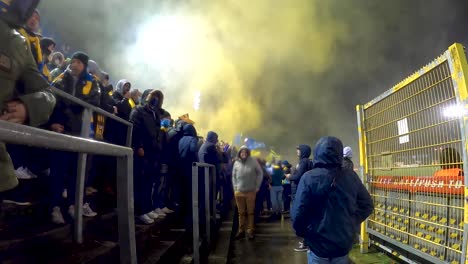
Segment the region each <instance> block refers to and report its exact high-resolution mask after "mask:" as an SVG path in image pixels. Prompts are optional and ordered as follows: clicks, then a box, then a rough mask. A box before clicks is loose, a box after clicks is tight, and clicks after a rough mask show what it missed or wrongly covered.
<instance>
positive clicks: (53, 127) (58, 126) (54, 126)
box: [50, 123, 64, 133]
mask: <svg viewBox="0 0 468 264" xmlns="http://www.w3.org/2000/svg"><path fill="white" fill-rule="evenodd" d="M50 130H52V131H54V132H57V133H63V130H64V127H63V126H62V125H61V124H57V123H55V124H52V125H51V126H50Z"/></svg>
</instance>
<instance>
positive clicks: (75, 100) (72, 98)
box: [51, 87, 133, 126]
mask: <svg viewBox="0 0 468 264" xmlns="http://www.w3.org/2000/svg"><path fill="white" fill-rule="evenodd" d="M51 90H52V93H53V94H55V95H58V96H60V97H62V98H65V99H67V100H69V101H71V102H73V103H75V104H78V105H81V106H83V107H84V108H87V109H90V110H91V111H93V112H95V113H98V114H100V115H103V116H105V117H108V118H110V119H113V120H115V121H118V122H119V123H122V124H125V125H127V126H133V124H132V123H130V122H129V121H127V120H125V119H123V118H120V117H118V116H116V115H113V114H111V113H109V112H107V111H105V110H103V109H102V108H99V107H97V106H94V105H92V104H89V103H87V102H85V101H83V100H80V99H78V98H77V97H75V96H73V95H71V94H69V93H67V92H64V91H62V90H60V89H58V88H55V87H51Z"/></svg>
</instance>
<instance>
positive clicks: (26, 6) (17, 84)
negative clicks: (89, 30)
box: [0, 0, 55, 192]
mask: <svg viewBox="0 0 468 264" xmlns="http://www.w3.org/2000/svg"><path fill="white" fill-rule="evenodd" d="M38 4H39V0H35V1H27V2H25V1H19V0H11V1H0V39H1V41H0V110H1V112H0V120H2V121H7V122H12V123H18V124H27V125H30V126H39V125H41V124H43V123H46V122H47V120H48V118H49V116H50V114H51V113H52V110H53V109H54V106H55V98H54V96H53V95H52V94H51V93H50V91H49V90H48V87H49V84H48V83H47V81H46V80H45V79H44V78H43V77H42V76H41V74H40V73H39V71H38V69H37V65H36V62H35V61H34V58H33V56H32V54H31V50H30V49H29V47H28V45H27V43H26V41H25V39H24V38H23V37H21V35H20V34H19V33H18V32H17V31H16V29H18V28H20V27H21V26H22V25H24V23H25V22H26V20H27V19H28V18H29V17H31V14H32V13H33V12H34V10H35V8H36V7H37V5H38ZM17 184H18V179H17V178H16V176H15V174H14V168H13V164H12V162H11V159H10V157H9V155H8V153H7V152H6V149H5V144H4V143H0V192H2V191H6V190H9V189H12V188H14V187H15V186H16V185H17Z"/></svg>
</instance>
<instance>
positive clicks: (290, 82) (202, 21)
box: [40, 0, 468, 158]
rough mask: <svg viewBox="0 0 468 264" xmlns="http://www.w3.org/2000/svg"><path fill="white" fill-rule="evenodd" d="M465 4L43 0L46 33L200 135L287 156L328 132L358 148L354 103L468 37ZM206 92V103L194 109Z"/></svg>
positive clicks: (333, 0) (311, 0) (313, 0)
mask: <svg viewBox="0 0 468 264" xmlns="http://www.w3.org/2000/svg"><path fill="white" fill-rule="evenodd" d="M466 2H467V1H450V2H447V1H423V0H420V1H405V0H396V1H366V0H355V1H340V0H329V1H323V0H293V1H271V0H256V1H249V0H226V1H214V0H213V1H150V0H140V1H135V3H131V2H129V1H123V0H101V1H92V0H80V1H42V4H41V6H40V9H41V11H42V12H41V13H42V22H43V27H44V28H46V29H47V31H46V32H45V33H50V32H55V34H53V36H54V37H56V38H57V39H58V41H63V42H66V43H70V44H71V46H72V47H73V48H74V49H80V50H84V51H86V52H88V53H89V54H90V55H91V58H93V59H94V60H96V61H97V62H98V63H99V64H100V65H101V68H102V69H104V70H105V71H108V72H109V73H111V78H112V79H113V80H114V81H117V80H118V79H121V78H127V79H129V80H131V81H132V83H133V86H134V87H136V88H138V89H140V90H145V89H154V88H158V89H161V90H162V91H163V92H164V93H165V97H166V100H165V105H164V107H165V108H166V109H167V110H168V111H170V112H171V113H172V114H173V117H177V116H178V115H181V114H184V113H190V116H191V118H192V119H194V120H195V121H196V123H197V128H198V129H199V131H200V132H201V133H202V134H203V135H204V134H205V133H206V132H207V131H209V130H215V131H217V132H218V133H219V134H220V135H221V138H223V139H226V140H228V141H230V140H231V139H232V138H233V136H234V135H235V134H237V133H241V132H242V133H243V134H244V135H248V136H251V137H254V138H256V139H257V140H260V141H265V142H266V143H267V144H268V145H270V146H274V147H275V149H276V150H277V151H279V152H281V153H283V154H286V156H287V157H289V158H292V157H293V156H294V153H295V146H296V145H298V144H300V143H306V144H310V145H314V144H315V142H316V140H317V139H318V138H319V137H321V136H324V135H334V136H337V137H339V138H341V139H342V140H343V141H344V144H345V145H350V146H352V147H353V148H354V149H355V152H356V153H357V152H358V151H357V128H356V127H357V125H356V117H355V116H356V114H355V105H356V104H359V103H366V102H367V101H369V100H370V99H372V98H374V97H376V96H377V95H379V94H380V93H382V92H383V91H385V90H387V89H389V88H390V87H391V86H392V85H393V84H394V83H396V82H398V81H399V80H401V79H403V78H404V77H406V76H408V75H409V74H411V73H412V72H413V71H415V70H417V69H418V68H419V67H420V66H421V65H423V64H425V63H427V62H429V61H430V60H432V59H433V58H435V57H436V56H437V55H439V54H440V53H442V52H443V51H444V50H445V49H446V48H447V47H448V46H449V45H450V44H451V43H453V42H464V43H466V42H467V40H468V35H467V34H466V30H464V28H463V27H464V25H466V23H467V21H466V20H467V19H465V18H463V12H464V11H463V10H465V11H466V10H467V9H468V4H467V3H466ZM197 93H199V94H200V95H201V96H200V108H199V110H198V111H196V110H194V108H193V100H194V96H195V95H196V94H197Z"/></svg>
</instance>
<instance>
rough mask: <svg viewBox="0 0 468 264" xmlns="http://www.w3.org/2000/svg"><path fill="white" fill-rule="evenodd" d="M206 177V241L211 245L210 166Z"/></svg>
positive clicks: (206, 170)
mask: <svg viewBox="0 0 468 264" xmlns="http://www.w3.org/2000/svg"><path fill="white" fill-rule="evenodd" d="M204 171H205V177H204V183H205V184H204V186H203V188H205V191H204V193H205V206H204V208H205V230H206V241H207V242H208V245H211V227H210V220H211V213H210V211H211V209H210V206H211V201H210V200H211V199H210V198H211V197H210V196H211V190H210V176H211V175H210V167H205V168H204Z"/></svg>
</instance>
